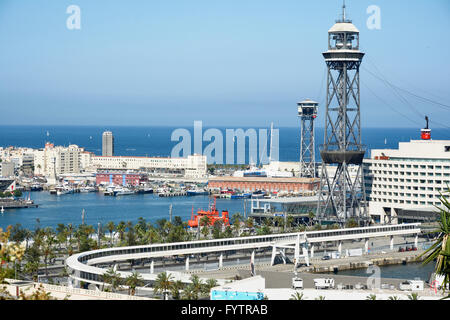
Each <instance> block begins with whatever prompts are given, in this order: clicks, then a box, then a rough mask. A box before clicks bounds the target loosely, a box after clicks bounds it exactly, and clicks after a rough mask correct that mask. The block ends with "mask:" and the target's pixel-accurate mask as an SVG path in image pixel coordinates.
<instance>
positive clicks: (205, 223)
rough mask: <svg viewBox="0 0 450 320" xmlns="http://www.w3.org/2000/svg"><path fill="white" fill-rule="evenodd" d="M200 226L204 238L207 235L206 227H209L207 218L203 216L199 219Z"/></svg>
mask: <svg viewBox="0 0 450 320" xmlns="http://www.w3.org/2000/svg"><path fill="white" fill-rule="evenodd" d="M200 226H202V227H203V228H202V234H203V236H204V237H205V238H206V237H207V236H208V234H209V230H208V226H209V217H208V216H203V217H201V218H200Z"/></svg>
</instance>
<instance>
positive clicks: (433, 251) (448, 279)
mask: <svg viewBox="0 0 450 320" xmlns="http://www.w3.org/2000/svg"><path fill="white" fill-rule="evenodd" d="M447 193H450V190H449V191H447ZM440 201H441V202H442V204H443V206H442V207H436V208H437V209H438V210H439V215H440V218H439V220H438V223H439V227H438V228H437V230H435V231H434V232H435V233H437V234H438V237H437V238H436V241H435V242H434V244H433V245H432V246H431V247H430V248H428V249H427V250H426V251H425V252H424V253H422V254H421V255H420V256H419V257H418V259H420V258H421V257H423V256H424V255H426V258H425V260H424V261H423V264H424V265H426V264H429V263H431V262H433V261H434V260H436V265H435V271H434V272H435V273H436V274H438V275H443V276H444V281H443V283H442V290H443V292H444V294H445V292H446V288H447V286H448V285H450V236H449V235H450V202H449V200H448V197H447V196H444V195H443V194H441V197H440ZM449 297H450V295H448V296H447V297H446V298H449Z"/></svg>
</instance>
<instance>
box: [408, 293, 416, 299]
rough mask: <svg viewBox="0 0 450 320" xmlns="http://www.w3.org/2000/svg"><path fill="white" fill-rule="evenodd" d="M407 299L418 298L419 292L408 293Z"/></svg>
mask: <svg viewBox="0 0 450 320" xmlns="http://www.w3.org/2000/svg"><path fill="white" fill-rule="evenodd" d="M408 299H409V300H419V294H418V293H416V292H413V293H411V294H408Z"/></svg>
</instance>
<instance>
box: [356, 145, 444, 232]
mask: <svg viewBox="0 0 450 320" xmlns="http://www.w3.org/2000/svg"><path fill="white" fill-rule="evenodd" d="M364 176H365V184H366V196H367V198H368V200H369V214H370V215H371V217H372V219H374V220H375V222H380V223H382V224H384V223H401V222H408V221H427V220H429V219H431V218H435V217H436V216H437V214H436V213H435V212H436V211H437V209H436V207H434V206H440V205H441V202H440V200H439V198H440V192H441V193H443V192H445V191H447V187H448V186H450V140H411V141H410V142H400V143H399V148H398V149H374V150H372V151H371V158H370V159H365V160H364Z"/></svg>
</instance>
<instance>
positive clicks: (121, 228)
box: [116, 221, 127, 243]
mask: <svg viewBox="0 0 450 320" xmlns="http://www.w3.org/2000/svg"><path fill="white" fill-rule="evenodd" d="M126 228H127V225H126V223H125V221H120V222H119V224H118V225H117V227H116V230H117V232H118V233H119V240H120V242H121V243H122V242H123V240H124V235H125V230H126Z"/></svg>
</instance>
